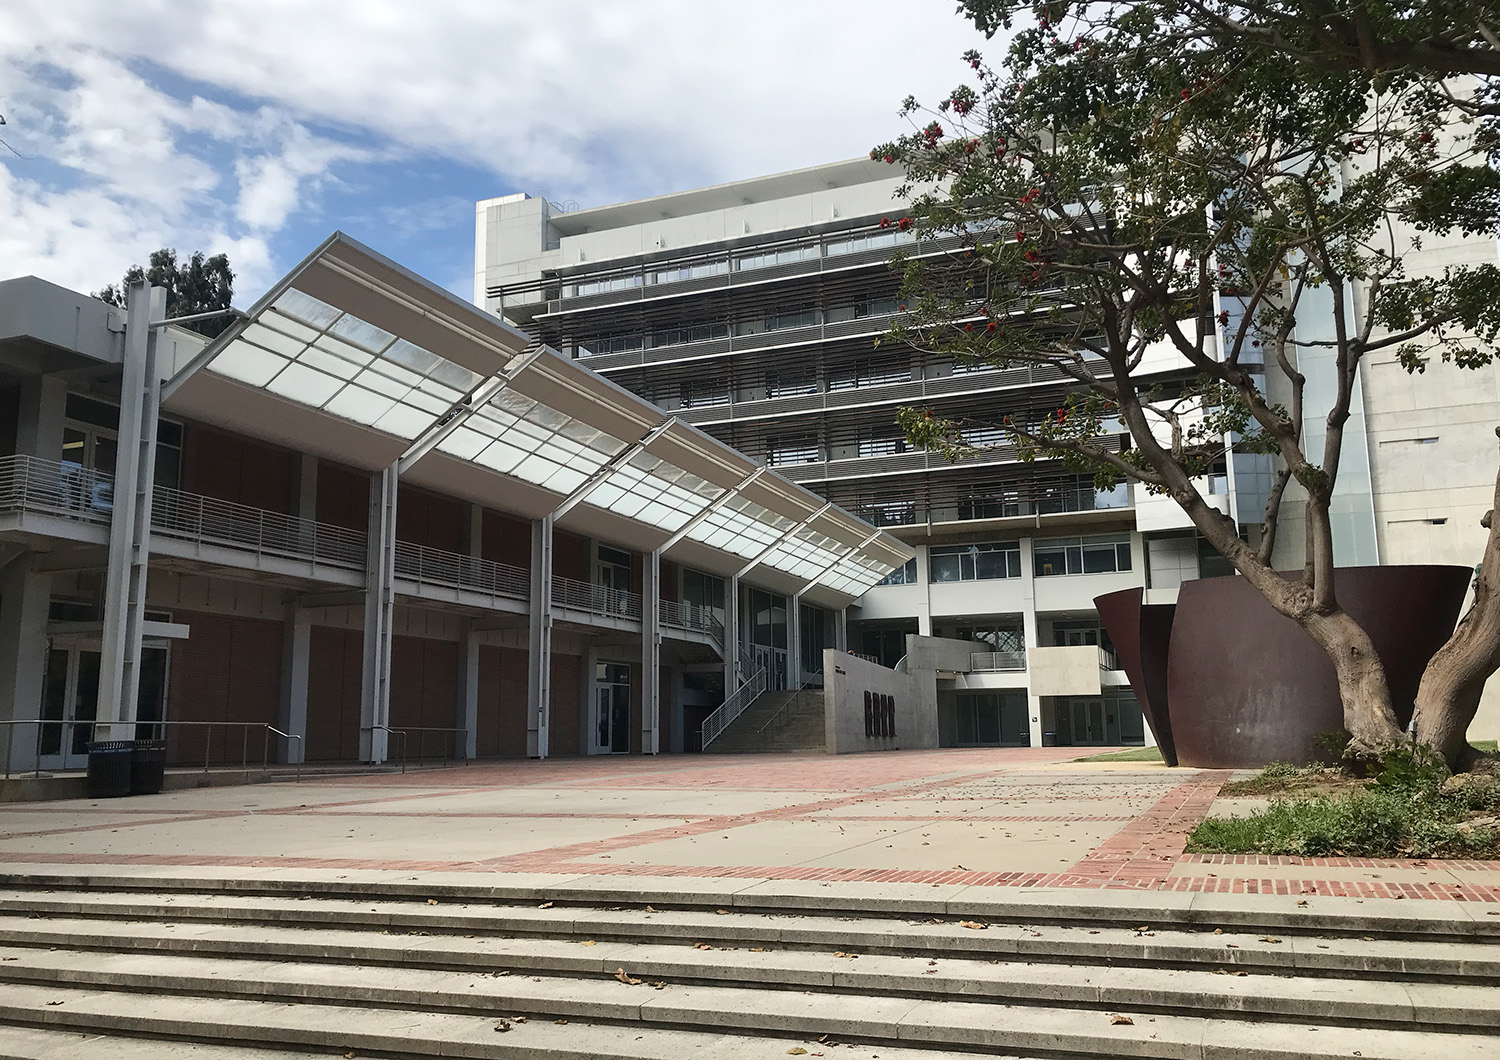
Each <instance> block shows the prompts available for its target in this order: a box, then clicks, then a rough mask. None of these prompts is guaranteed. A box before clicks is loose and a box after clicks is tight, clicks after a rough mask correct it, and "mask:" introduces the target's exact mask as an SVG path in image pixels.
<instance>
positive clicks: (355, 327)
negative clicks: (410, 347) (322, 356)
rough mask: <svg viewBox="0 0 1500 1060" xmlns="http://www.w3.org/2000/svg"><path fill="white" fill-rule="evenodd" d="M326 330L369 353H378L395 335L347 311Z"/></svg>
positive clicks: (393, 340) (394, 338)
mask: <svg viewBox="0 0 1500 1060" xmlns="http://www.w3.org/2000/svg"><path fill="white" fill-rule="evenodd" d="M328 330H329V331H331V332H333V334H335V335H337V336H338V337H339V338H341V339H343V340H344V341H345V342H349V343H353V344H354V345H355V346H358V347H359V348H360V349H363V350H368V351H369V352H370V353H379V352H380V351H381V350H383V349H385V348H386V347H387V346H389V345H390V344H391V343H393V342H395V341H396V336H394V335H392V334H391V333H390V332H389V331H385V330H383V329H381V328H377V327H376V326H375V325H374V324H367V323H366V322H365V321H363V320H361V319H360V318H359V317H357V316H351V315H350V314H348V313H345V314H344V315H343V316H341V317H339V319H338V320H336V321H334V323H333V327H331V328H329V329H328Z"/></svg>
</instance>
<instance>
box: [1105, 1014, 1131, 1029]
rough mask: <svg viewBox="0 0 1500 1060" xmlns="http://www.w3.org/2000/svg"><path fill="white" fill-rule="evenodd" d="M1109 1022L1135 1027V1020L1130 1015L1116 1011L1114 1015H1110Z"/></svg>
mask: <svg viewBox="0 0 1500 1060" xmlns="http://www.w3.org/2000/svg"><path fill="white" fill-rule="evenodd" d="M1109 1022H1110V1023H1113V1024H1124V1025H1125V1026H1128V1027H1134V1026H1135V1020H1133V1019H1131V1018H1130V1017H1129V1016H1122V1015H1120V1014H1119V1013H1118V1012H1116V1013H1115V1014H1114V1015H1113V1016H1111V1017H1109Z"/></svg>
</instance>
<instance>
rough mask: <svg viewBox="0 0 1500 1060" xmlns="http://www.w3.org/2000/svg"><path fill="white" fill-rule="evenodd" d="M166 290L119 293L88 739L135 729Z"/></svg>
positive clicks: (141, 287) (138, 288)
mask: <svg viewBox="0 0 1500 1060" xmlns="http://www.w3.org/2000/svg"><path fill="white" fill-rule="evenodd" d="M166 299H167V292H166V291H165V290H163V289H162V288H160V287H149V286H147V284H146V282H145V281H144V280H141V281H138V282H136V283H132V284H131V285H130V287H129V288H128V290H127V291H126V305H127V308H128V312H129V318H128V319H127V321H126V324H125V356H124V375H123V377H122V378H121V381H120V429H119V442H118V451H117V454H116V457H115V484H114V496H113V505H114V507H113V512H112V513H111V518H110V527H109V561H108V562H109V565H108V568H107V570H106V574H105V588H104V632H103V638H102V644H101V649H100V659H99V700H98V709H97V713H96V714H95V718H96V719H97V721H98V722H99V723H100V724H98V725H96V726H95V729H94V738H95V739H103V740H126V739H131V738H132V737H134V735H135V724H134V723H135V707H136V697H137V695H138V693H139V691H140V682H141V671H140V662H141V623H142V622H143V621H145V617H146V576H147V565H148V563H149V560H150V555H151V490H152V486H153V485H154V483H155V478H156V414H157V409H158V408H159V406H160V404H161V378H160V376H159V375H158V374H157V371H156V333H155V331H154V330H153V329H152V327H151V322H152V321H154V320H160V319H162V318H163V317H164V316H165V315H166V304H167V303H166Z"/></svg>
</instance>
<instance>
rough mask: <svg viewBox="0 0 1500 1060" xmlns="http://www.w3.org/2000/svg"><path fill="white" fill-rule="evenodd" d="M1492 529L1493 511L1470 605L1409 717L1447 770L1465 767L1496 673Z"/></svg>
mask: <svg viewBox="0 0 1500 1060" xmlns="http://www.w3.org/2000/svg"><path fill="white" fill-rule="evenodd" d="M1496 434H1500V430H1497V431H1496ZM1495 507H1496V508H1500V475H1497V476H1496V480H1495ZM1495 524H1496V519H1495V512H1494V510H1491V511H1490V512H1489V513H1487V514H1486V515H1485V517H1484V519H1483V520H1482V523H1481V525H1483V526H1485V527H1488V528H1489V532H1490V533H1489V538H1488V540H1487V541H1486V542H1485V546H1484V556H1483V558H1482V559H1481V560H1480V565H1479V578H1478V580H1477V584H1476V585H1475V588H1474V604H1473V606H1471V607H1470V608H1469V613H1468V614H1466V615H1465V616H1464V617H1463V621H1462V622H1460V623H1459V624H1458V628H1457V629H1456V630H1454V631H1453V636H1452V637H1450V638H1448V643H1446V644H1444V645H1443V646H1442V647H1441V648H1439V649H1438V651H1437V654H1436V655H1434V656H1433V657H1432V660H1431V661H1430V662H1428V664H1427V669H1426V670H1424V671H1423V672H1422V683H1421V685H1419V686H1418V688H1417V706H1416V712H1415V713H1414V714H1413V715H1412V724H1413V726H1414V728H1415V737H1416V741H1417V742H1418V743H1420V744H1426V745H1427V746H1428V747H1431V748H1432V749H1433V750H1434V751H1436V752H1437V753H1438V754H1440V755H1442V756H1443V760H1444V761H1446V762H1447V763H1448V767H1449V768H1450V769H1462V768H1465V767H1466V766H1467V765H1468V764H1469V759H1470V757H1471V756H1472V753H1473V752H1472V749H1471V748H1470V747H1469V741H1468V737H1467V733H1468V731H1469V723H1470V722H1471V721H1473V720H1474V713H1475V712H1476V711H1477V710H1478V709H1479V697H1480V696H1481V695H1482V694H1483V693H1484V685H1485V681H1487V680H1488V679H1489V677H1490V675H1491V674H1493V673H1494V672H1495V671H1496V670H1497V669H1500V526H1496V525H1495Z"/></svg>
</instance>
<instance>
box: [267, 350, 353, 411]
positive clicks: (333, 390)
mask: <svg viewBox="0 0 1500 1060" xmlns="http://www.w3.org/2000/svg"><path fill="white" fill-rule="evenodd" d="M343 385H344V381H343V380H342V379H338V378H336V377H334V376H331V375H327V374H325V373H323V372H320V371H317V370H316V369H314V368H308V367H307V366H306V365H303V364H301V363H300V362H298V361H292V362H290V363H289V364H288V365H287V366H286V367H285V368H284V369H282V370H281V372H280V373H278V374H277V376H276V378H275V379H272V380H271V381H270V382H269V383H267V384H266V389H267V390H269V391H271V393H273V394H280V395H281V396H282V397H286V398H291V399H292V400H293V401H297V402H300V403H301V404H303V405H311V406H312V407H313V408H315V409H316V408H322V407H323V404H324V403H325V402H326V401H327V400H328V399H329V398H331V397H333V395H335V394H337V393H338V392H339V390H340V389H341V388H342V387H343Z"/></svg>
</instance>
